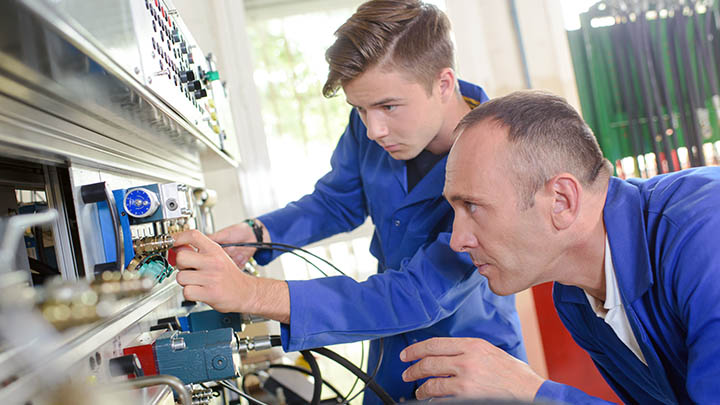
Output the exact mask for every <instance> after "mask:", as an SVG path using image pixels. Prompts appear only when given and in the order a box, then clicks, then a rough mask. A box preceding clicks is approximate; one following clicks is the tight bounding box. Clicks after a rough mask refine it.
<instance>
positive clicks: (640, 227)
mask: <svg viewBox="0 0 720 405" xmlns="http://www.w3.org/2000/svg"><path fill="white" fill-rule="evenodd" d="M643 207H644V202H643V201H642V199H641V197H640V191H639V190H638V188H637V187H635V186H634V185H632V184H630V183H628V182H626V181H623V180H620V179H618V178H615V177H611V178H610V183H609V185H608V192H607V197H606V199H605V208H604V210H603V220H604V222H605V230H606V231H607V235H608V241H609V242H610V250H611V251H612V260H613V265H614V266H615V275H616V277H617V281H618V287H619V288H620V294H621V296H622V299H623V303H625V304H626V305H628V306H629V305H631V304H632V303H633V302H634V301H635V300H637V299H638V298H640V297H641V296H643V294H645V292H647V290H648V289H649V288H650V286H652V285H653V271H652V266H651V265H650V256H649V250H648V241H647V237H646V232H645V215H644V210H643ZM563 287H565V288H556V289H555V291H556V294H557V296H556V297H557V298H558V300H559V301H562V302H569V303H576V304H587V298H586V297H585V294H584V293H583V291H582V289H580V288H567V287H568V286H563Z"/></svg>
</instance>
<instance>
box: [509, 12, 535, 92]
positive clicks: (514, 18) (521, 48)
mask: <svg viewBox="0 0 720 405" xmlns="http://www.w3.org/2000/svg"><path fill="white" fill-rule="evenodd" d="M509 3H510V16H511V17H512V21H513V27H514V28H515V36H516V37H517V43H518V50H519V51H520V60H521V61H522V66H523V74H524V76H525V88H527V89H532V82H531V81H530V67H529V65H528V61H527V55H526V54H525V45H524V44H523V40H522V32H520V18H518V12H517V4H516V3H515V0H509Z"/></svg>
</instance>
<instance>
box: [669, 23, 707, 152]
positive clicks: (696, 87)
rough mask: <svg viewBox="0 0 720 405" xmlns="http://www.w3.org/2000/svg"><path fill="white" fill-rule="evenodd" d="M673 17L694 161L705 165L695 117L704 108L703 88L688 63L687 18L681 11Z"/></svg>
mask: <svg viewBox="0 0 720 405" xmlns="http://www.w3.org/2000/svg"><path fill="white" fill-rule="evenodd" d="M675 18H677V19H678V20H677V21H678V24H679V26H678V28H679V29H678V30H677V32H679V35H678V36H677V38H676V39H677V40H678V41H679V43H680V51H681V52H682V55H681V58H680V59H681V60H682V62H683V70H684V71H685V74H686V75H687V77H686V80H687V83H688V93H689V94H690V108H691V116H692V117H693V123H694V125H695V134H694V135H695V137H694V139H692V146H693V147H694V148H695V149H694V153H696V162H697V163H698V165H699V166H705V154H704V153H703V150H702V137H703V135H702V133H701V128H700V122H699V121H698V117H697V111H698V110H699V109H703V108H705V101H703V100H704V93H705V90H704V89H703V88H702V80H699V81H698V80H696V77H695V71H694V70H693V68H692V64H691V63H690V50H689V49H688V48H689V43H688V38H687V18H686V17H685V16H684V15H682V12H678V14H677V16H676V17H675ZM698 82H699V83H698ZM698 93H701V94H698ZM686 140H687V139H686ZM690 153H693V149H691V150H690Z"/></svg>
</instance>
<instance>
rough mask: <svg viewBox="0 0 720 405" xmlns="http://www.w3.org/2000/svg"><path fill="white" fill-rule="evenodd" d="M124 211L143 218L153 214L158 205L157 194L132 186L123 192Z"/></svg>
mask: <svg viewBox="0 0 720 405" xmlns="http://www.w3.org/2000/svg"><path fill="white" fill-rule="evenodd" d="M123 205H124V206H125V212H127V213H128V215H130V216H131V217H135V218H145V217H149V216H150V215H152V214H154V213H155V211H157V209H158V207H159V206H160V202H159V201H158V197H157V194H155V193H153V192H152V191H150V190H148V189H146V188H142V187H140V188H134V189H131V190H129V191H128V192H127V194H125V203H124V204H123Z"/></svg>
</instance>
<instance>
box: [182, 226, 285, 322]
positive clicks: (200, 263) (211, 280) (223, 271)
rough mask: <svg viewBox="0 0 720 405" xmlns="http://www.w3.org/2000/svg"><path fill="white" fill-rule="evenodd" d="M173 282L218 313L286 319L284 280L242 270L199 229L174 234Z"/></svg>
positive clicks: (278, 319) (283, 320)
mask: <svg viewBox="0 0 720 405" xmlns="http://www.w3.org/2000/svg"><path fill="white" fill-rule="evenodd" d="M173 237H174V238H175V246H176V248H175V250H176V251H177V257H176V265H177V268H178V270H180V271H179V272H178V274H177V278H176V280H177V282H178V284H180V285H182V286H183V287H184V289H183V295H184V296H185V299H187V300H191V301H201V302H204V303H206V304H208V305H210V306H211V307H213V308H214V309H216V310H217V311H220V312H242V313H250V314H257V315H261V316H264V317H266V318H270V319H275V320H277V321H280V322H285V323H287V322H289V321H290V293H289V291H288V287H287V283H285V282H284V281H279V280H270V279H263V278H258V277H253V276H250V275H248V274H245V273H243V272H242V271H241V270H240V269H239V268H238V267H237V266H236V265H235V263H233V261H232V259H230V257H229V256H228V255H227V254H226V253H225V251H224V250H223V248H221V247H220V245H218V244H217V243H215V242H213V241H212V240H210V239H209V238H208V237H207V236H205V235H203V234H202V232H199V231H186V232H180V233H177V234H174V235H173Z"/></svg>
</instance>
